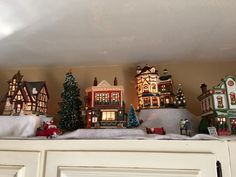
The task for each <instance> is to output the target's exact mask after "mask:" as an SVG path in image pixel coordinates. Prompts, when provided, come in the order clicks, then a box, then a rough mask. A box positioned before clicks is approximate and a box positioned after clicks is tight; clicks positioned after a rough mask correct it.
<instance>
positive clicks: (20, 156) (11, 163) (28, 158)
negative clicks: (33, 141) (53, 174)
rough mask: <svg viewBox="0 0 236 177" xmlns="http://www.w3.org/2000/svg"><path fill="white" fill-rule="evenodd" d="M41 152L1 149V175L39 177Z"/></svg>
mask: <svg viewBox="0 0 236 177" xmlns="http://www.w3.org/2000/svg"><path fill="white" fill-rule="evenodd" d="M38 166H39V152H20V151H0V177H38V173H39V169H38Z"/></svg>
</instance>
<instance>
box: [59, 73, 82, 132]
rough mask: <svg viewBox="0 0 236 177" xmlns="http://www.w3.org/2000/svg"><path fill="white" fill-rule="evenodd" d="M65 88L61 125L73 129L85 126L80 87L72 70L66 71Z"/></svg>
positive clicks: (60, 113)
mask: <svg viewBox="0 0 236 177" xmlns="http://www.w3.org/2000/svg"><path fill="white" fill-rule="evenodd" d="M63 87H64V90H63V92H62V93H61V99H62V101H61V102H60V103H59V106H60V111H59V112H58V113H59V115H60V116H61V120H60V122H59V127H60V128H61V129H62V130H66V131H73V130H76V129H78V128H82V127H83V119H82V115H81V106H82V101H81V100H80V98H79V97H80V89H79V87H78V84H77V81H76V79H75V77H74V76H73V75H72V73H71V72H68V73H66V78H65V82H64V84H63Z"/></svg>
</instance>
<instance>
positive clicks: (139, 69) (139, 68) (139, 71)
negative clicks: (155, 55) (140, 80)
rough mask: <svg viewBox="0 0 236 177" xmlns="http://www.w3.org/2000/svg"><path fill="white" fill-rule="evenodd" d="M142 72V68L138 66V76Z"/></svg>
mask: <svg viewBox="0 0 236 177" xmlns="http://www.w3.org/2000/svg"><path fill="white" fill-rule="evenodd" d="M141 71H142V69H141V67H140V66H137V69H136V74H139V73H141Z"/></svg>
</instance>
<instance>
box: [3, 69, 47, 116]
mask: <svg viewBox="0 0 236 177" xmlns="http://www.w3.org/2000/svg"><path fill="white" fill-rule="evenodd" d="M8 84H9V89H8V92H7V94H6V95H5V97H4V99H3V100H2V101H3V102H5V107H4V111H3V115H29V114H46V113H47V105H48V98H49V95H48V91H47V87H46V83H45V82H44V81H37V82H27V81H23V75H21V74H20V72H19V71H18V73H16V74H15V75H14V76H13V78H12V79H11V80H9V81H8Z"/></svg>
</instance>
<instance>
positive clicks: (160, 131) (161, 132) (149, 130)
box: [146, 127, 166, 135]
mask: <svg viewBox="0 0 236 177" xmlns="http://www.w3.org/2000/svg"><path fill="white" fill-rule="evenodd" d="M146 131H147V134H159V135H165V134H166V132H165V130H164V128H163V127H160V128H158V127H157V128H146Z"/></svg>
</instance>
